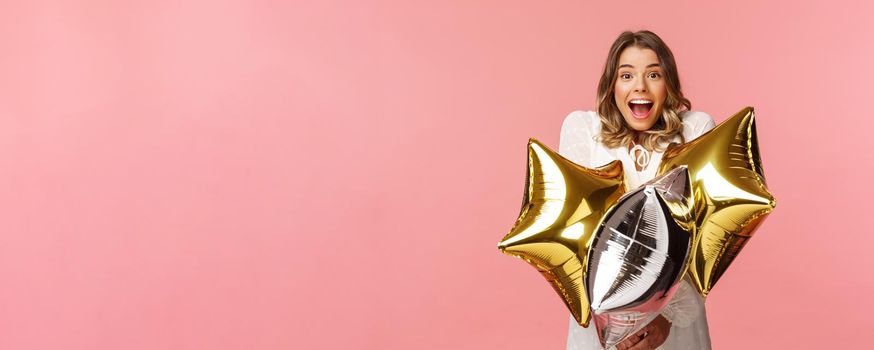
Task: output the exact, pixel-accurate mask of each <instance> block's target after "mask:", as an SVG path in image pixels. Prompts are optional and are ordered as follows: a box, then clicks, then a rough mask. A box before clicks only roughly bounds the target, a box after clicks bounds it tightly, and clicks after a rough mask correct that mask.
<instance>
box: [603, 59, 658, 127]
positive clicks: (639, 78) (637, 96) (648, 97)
mask: <svg viewBox="0 0 874 350" xmlns="http://www.w3.org/2000/svg"><path fill="white" fill-rule="evenodd" d="M667 95H668V91H667V86H666V83H665V79H664V73H663V72H662V68H661V66H660V65H659V59H658V56H657V55H656V53H655V51H653V50H651V49H647V48H639V47H635V46H629V47H627V48H625V49H624V50H623V51H622V53H621V54H620V55H619V64H618V69H617V71H616V83H615V84H614V85H613V98H614V99H615V101H616V106H618V107H619V111H620V112H622V117H623V118H624V119H625V122H626V123H628V125H629V126H630V127H631V128H632V129H634V130H637V131H643V130H649V128H651V127H652V126H653V124H655V123H656V121H658V119H659V118H661V115H662V108H664V105H665V99H666V98H667Z"/></svg>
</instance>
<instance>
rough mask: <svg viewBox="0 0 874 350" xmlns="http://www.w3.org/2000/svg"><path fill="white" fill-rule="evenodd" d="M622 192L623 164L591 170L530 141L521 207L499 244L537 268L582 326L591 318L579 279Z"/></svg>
mask: <svg viewBox="0 0 874 350" xmlns="http://www.w3.org/2000/svg"><path fill="white" fill-rule="evenodd" d="M624 192H625V177H624V173H623V170H622V163H621V162H619V161H613V162H611V163H609V164H607V165H605V166H603V167H600V168H595V169H589V168H586V167H583V166H580V165H577V164H576V163H574V162H572V161H570V160H568V159H567V158H564V157H563V156H561V155H559V154H558V153H556V152H555V151H553V150H551V149H549V148H548V147H546V146H544V145H543V144H542V143H540V142H539V141H537V140H535V139H529V140H528V173H527V175H526V177H525V193H524V197H523V202H522V210H521V212H520V213H519V218H518V219H517V220H516V224H515V225H514V226H513V228H512V229H511V230H510V233H508V234H507V235H506V236H505V237H504V238H503V239H502V240H501V242H500V243H499V244H498V248H499V249H501V251H503V252H504V253H506V254H509V255H512V256H516V257H518V258H521V259H523V260H525V261H527V262H528V263H530V264H531V265H533V266H534V267H535V268H537V270H538V271H540V273H541V274H543V276H544V277H546V279H547V281H549V283H550V284H551V285H552V286H553V288H555V291H556V292H557V293H558V294H559V296H561V298H562V300H564V302H565V304H566V305H567V307H568V309H569V310H570V311H571V314H573V316H574V318H575V319H576V320H577V322H578V323H579V324H581V325H583V326H588V323H589V319H590V317H591V315H590V310H589V301H588V299H587V297H586V292H585V289H584V285H583V278H582V277H583V274H584V273H585V271H586V263H587V261H586V257H587V253H588V250H589V245H590V244H591V241H592V236H593V233H594V231H595V229H596V228H597V226H598V224H599V223H600V221H601V219H602V217H603V216H604V214H605V213H606V212H607V210H608V209H609V207H610V206H611V205H613V204H614V203H616V201H617V200H618V199H619V197H621V196H622V194H623V193H624Z"/></svg>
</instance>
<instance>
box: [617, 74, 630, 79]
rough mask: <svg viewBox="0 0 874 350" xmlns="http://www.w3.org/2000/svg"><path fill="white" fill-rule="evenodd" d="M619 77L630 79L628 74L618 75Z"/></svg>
mask: <svg viewBox="0 0 874 350" xmlns="http://www.w3.org/2000/svg"><path fill="white" fill-rule="evenodd" d="M619 77H620V78H622V79H631V74H629V73H619Z"/></svg>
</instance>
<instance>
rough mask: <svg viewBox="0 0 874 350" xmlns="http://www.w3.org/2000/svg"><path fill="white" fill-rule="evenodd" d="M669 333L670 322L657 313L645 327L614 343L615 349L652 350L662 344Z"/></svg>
mask: <svg viewBox="0 0 874 350" xmlns="http://www.w3.org/2000/svg"><path fill="white" fill-rule="evenodd" d="M670 333H671V323H670V322H668V320H667V319H666V318H665V317H664V316H662V315H658V317H656V318H655V319H654V320H652V322H650V323H649V324H648V325H646V327H643V329H641V330H639V331H637V333H634V334H633V335H632V336H630V337H628V339H625V341H623V342H621V343H619V344H616V350H652V349H655V348H656V347H658V346H659V345H662V344H663V343H664V342H665V340H667V339H668V334H670ZM644 335H645V336H644Z"/></svg>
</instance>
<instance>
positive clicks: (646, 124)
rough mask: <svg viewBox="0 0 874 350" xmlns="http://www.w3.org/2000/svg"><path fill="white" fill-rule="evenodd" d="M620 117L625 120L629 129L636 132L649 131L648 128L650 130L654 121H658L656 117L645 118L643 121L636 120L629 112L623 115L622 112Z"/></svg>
mask: <svg viewBox="0 0 874 350" xmlns="http://www.w3.org/2000/svg"><path fill="white" fill-rule="evenodd" d="M659 114H660V113H659ZM654 115H658V114H654ZM622 117H623V118H625V124H628V126H629V127H631V128H632V129H634V130H636V131H646V130H649V129H650V128H652V126H653V125H655V123H656V121H658V117H655V116H649V118H646V119H643V120H641V119H637V118H635V117H633V116H631V112H630V111H629V112H628V114H625V112H623V115H622Z"/></svg>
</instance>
